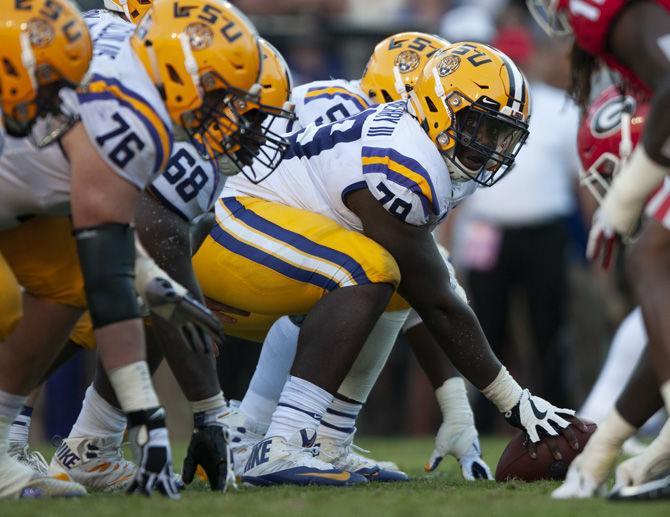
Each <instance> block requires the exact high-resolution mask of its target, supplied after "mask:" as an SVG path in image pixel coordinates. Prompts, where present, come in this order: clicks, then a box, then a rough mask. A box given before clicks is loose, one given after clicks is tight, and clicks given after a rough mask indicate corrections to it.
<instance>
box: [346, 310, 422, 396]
mask: <svg viewBox="0 0 670 517" xmlns="http://www.w3.org/2000/svg"><path fill="white" fill-rule="evenodd" d="M408 314H409V309H405V310H402V311H393V312H385V313H383V314H382V315H381V316H380V317H379V320H377V323H375V326H374V327H373V328H372V331H371V332H370V335H369V336H368V338H367V339H366V340H365V343H364V344H363V348H361V351H360V352H359V354H358V357H357V358H356V361H354V364H353V365H352V366H351V369H350V370H349V373H347V376H346V377H345V378H344V380H343V381H342V384H341V385H340V387H339V389H338V390H337V392H338V393H341V394H342V395H344V396H345V397H347V398H348V399H351V400H359V401H361V402H362V403H365V401H366V400H368V396H369V395H370V391H372V388H373V386H374V385H375V383H376V382H377V378H378V377H379V374H380V373H381V371H382V369H383V368H384V365H385V364H386V360H387V359H388V357H389V354H390V353H391V350H393V345H394V344H395V342H396V339H397V338H398V333H399V332H400V329H401V328H402V326H403V323H405V320H406V319H407V316H408Z"/></svg>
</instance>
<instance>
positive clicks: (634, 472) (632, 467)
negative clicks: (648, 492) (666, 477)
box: [614, 448, 670, 490]
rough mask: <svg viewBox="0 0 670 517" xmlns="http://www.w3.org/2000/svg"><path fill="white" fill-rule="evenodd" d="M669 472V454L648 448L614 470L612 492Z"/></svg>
mask: <svg viewBox="0 0 670 517" xmlns="http://www.w3.org/2000/svg"><path fill="white" fill-rule="evenodd" d="M668 470H670V452H668V451H656V450H653V449H652V450H651V451H650V449H649V448H648V449H646V450H645V451H644V452H643V453H642V454H638V455H637V456H633V457H632V458H628V459H627V460H626V461H624V462H623V463H621V464H620V465H619V466H618V467H617V469H616V481H615V483H614V490H617V489H620V488H622V487H625V486H635V485H641V484H642V483H646V482H647V481H651V480H652V479H655V478H656V477H658V476H660V475H661V474H664V473H666V472H667V471H668Z"/></svg>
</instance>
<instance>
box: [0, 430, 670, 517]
mask: <svg viewBox="0 0 670 517" xmlns="http://www.w3.org/2000/svg"><path fill="white" fill-rule="evenodd" d="M359 445H361V446H363V447H366V448H368V449H371V450H372V453H373V455H374V457H376V458H384V459H390V460H394V461H396V462H397V463H398V464H399V465H400V466H401V467H402V468H403V469H405V470H406V471H407V472H408V473H409V474H410V475H411V476H412V477H413V479H414V481H412V482H410V483H404V484H395V485H383V484H371V485H369V486H365V487H354V488H346V489H329V488H292V487H276V488H265V489H241V490H240V491H239V492H237V493H229V494H213V493H210V492H208V491H207V490H206V489H205V486H204V485H199V486H196V487H192V488H189V489H188V490H187V491H186V492H184V493H183V496H182V499H181V501H178V502H173V501H166V500H164V499H162V498H160V497H157V496H156V497H153V498H151V499H147V498H144V497H140V496H133V497H128V496H125V495H122V494H115V495H92V496H89V497H86V498H82V499H77V500H35V501H27V500H26V501H2V502H0V516H2V517H10V516H35V517H47V516H58V517H61V516H62V517H79V516H83V515H85V516H87V517H104V516H121V515H122V516H124V517H145V516H157V515H160V516H161V517H167V516H171V515H179V516H182V515H191V516H197V517H202V516H205V515H217V516H221V517H224V516H225V517H228V516H238V515H239V516H244V517H252V516H253V517H255V516H260V515H268V516H272V517H279V516H284V515H290V516H296V517H297V516H299V517H311V516H321V515H334V516H340V517H363V516H368V515H383V516H384V517H391V516H396V515H397V516H400V515H403V516H405V515H409V516H412V517H423V516H425V515H440V516H452V515H453V516H459V517H460V516H465V517H468V516H477V517H481V516H483V517H496V516H504V517H518V516H526V515H531V516H550V517H554V516H556V517H558V516H566V517H578V516H588V517H592V516H599V515H603V516H607V517H616V516H619V515H621V516H626V517H630V516H633V517H651V516H655V515H658V516H661V515H663V516H668V515H670V502H665V503H660V502H656V503H635V504H633V503H627V504H622V503H618V504H617V503H609V502H607V501H604V500H588V501H553V500H551V499H550V498H549V496H548V494H549V492H550V491H551V489H552V488H554V487H555V486H557V484H556V483H551V482H542V483H532V484H525V483H521V482H512V483H502V484H501V483H494V482H485V483H466V482H465V481H462V480H461V478H460V475H459V474H458V471H457V466H456V462H455V461H453V460H451V461H449V460H445V463H446V464H444V465H442V466H440V469H439V473H438V474H437V475H431V476H426V475H425V474H424V473H423V470H422V465H423V463H424V461H425V460H426V459H427V458H428V455H429V454H430V451H431V447H432V441H431V440H429V439H422V440H417V439H411V440H410V439H373V438H369V439H363V438H361V440H360V443H359ZM503 446H504V440H500V439H484V440H483V447H484V453H485V458H486V459H487V461H489V463H490V465H491V466H492V467H494V466H495V462H496V460H497V458H498V456H499V455H500V452H501V450H502V448H503ZM183 453H184V446H183V444H181V446H179V447H176V448H175V455H176V456H177V457H178V458H177V462H176V465H180V463H181V456H182V455H183ZM636 514H637V515H636Z"/></svg>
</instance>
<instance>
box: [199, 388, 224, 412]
mask: <svg viewBox="0 0 670 517" xmlns="http://www.w3.org/2000/svg"><path fill="white" fill-rule="evenodd" d="M225 406H226V399H225V398H223V392H222V391H219V392H218V393H217V394H216V395H214V396H213V397H209V398H207V399H202V400H196V401H194V402H191V409H192V410H193V413H204V412H205V411H214V410H217V409H219V408H223V407H225Z"/></svg>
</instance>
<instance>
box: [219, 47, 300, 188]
mask: <svg viewBox="0 0 670 517" xmlns="http://www.w3.org/2000/svg"><path fill="white" fill-rule="evenodd" d="M258 43H259V46H260V51H261V74H260V77H259V78H258V82H259V84H260V86H261V91H260V102H259V104H258V105H255V104H253V103H248V106H247V108H246V109H245V110H244V112H241V115H242V116H243V117H244V118H245V119H247V120H248V121H249V122H250V123H251V128H250V130H249V131H247V132H246V134H245V135H244V138H235V137H233V138H232V139H231V141H232V145H233V146H235V148H236V149H237V150H235V152H234V153H232V160H233V161H234V162H236V163H235V165H236V168H237V169H238V170H241V171H242V172H243V173H244V174H245V176H246V177H247V178H248V179H249V180H250V181H252V182H254V183H259V182H260V181H262V180H263V179H265V178H267V177H268V175H269V174H271V173H272V172H273V171H274V169H275V168H276V167H277V165H278V164H279V162H280V161H281V157H282V155H283V154H284V151H286V149H287V147H288V141H287V140H286V138H285V137H284V136H282V135H281V134H279V133H277V132H276V131H274V130H273V127H272V125H273V122H274V121H275V120H276V119H277V118H283V119H288V120H293V119H294V118H295V114H294V113H293V104H291V103H290V102H289V99H290V97H291V90H292V88H293V80H292V78H291V72H290V70H289V67H288V64H287V63H286V61H285V60H284V57H283V56H282V55H281V54H280V53H279V51H278V50H277V49H276V48H275V47H274V46H272V45H271V44H270V43H269V42H267V41H266V40H264V39H262V38H260V39H259V40H258ZM251 160H253V162H252V163H251V164H250V161H251Z"/></svg>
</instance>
